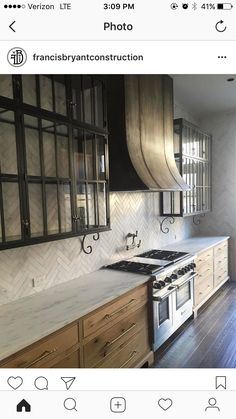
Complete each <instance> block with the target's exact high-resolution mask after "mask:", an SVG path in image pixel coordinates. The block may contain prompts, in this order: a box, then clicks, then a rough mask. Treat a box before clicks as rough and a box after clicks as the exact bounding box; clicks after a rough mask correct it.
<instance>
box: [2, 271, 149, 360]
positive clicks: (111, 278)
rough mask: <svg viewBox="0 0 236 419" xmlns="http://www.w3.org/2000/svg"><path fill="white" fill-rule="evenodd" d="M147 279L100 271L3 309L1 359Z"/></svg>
mask: <svg viewBox="0 0 236 419" xmlns="http://www.w3.org/2000/svg"><path fill="white" fill-rule="evenodd" d="M148 280H149V276H146V275H137V274H133V273H127V272H120V271H113V270H108V269H107V270H105V269H101V270H99V271H96V272H93V273H91V274H87V275H83V276H80V277H79V278H78V279H73V280H72V281H69V282H65V283H63V284H60V285H57V286H55V287H52V288H49V289H48V290H45V291H42V292H39V293H38V294H35V295H33V296H29V297H25V298H22V299H20V300H17V301H14V302H12V303H9V304H5V305H3V306H1V307H0V360H2V359H4V358H6V357H8V356H10V355H12V354H14V353H16V352H18V351H19V350H21V349H23V348H25V347H26V346H29V345H31V344H32V343H34V342H37V341H38V340H39V339H41V338H43V337H45V336H48V335H49V334H50V333H53V332H55V331H57V330H58V329H60V328H62V327H64V326H66V325H68V324H70V323H72V322H73V321H75V320H77V319H79V318H81V317H83V316H85V315H86V314H88V313H90V312H91V311H93V310H95V309H96V308H98V307H100V306H102V305H104V304H106V303H108V302H109V301H112V300H114V299H115V298H117V297H119V296H121V295H122V294H125V293H126V292H128V291H130V290H132V289H133V288H135V287H137V286H139V285H141V284H143V283H145V282H147V281H148Z"/></svg>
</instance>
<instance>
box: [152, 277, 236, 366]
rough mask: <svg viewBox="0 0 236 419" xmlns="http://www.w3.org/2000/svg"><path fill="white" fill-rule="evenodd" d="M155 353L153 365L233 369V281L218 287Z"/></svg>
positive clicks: (235, 323) (235, 291)
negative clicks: (218, 289) (195, 316)
mask: <svg viewBox="0 0 236 419" xmlns="http://www.w3.org/2000/svg"><path fill="white" fill-rule="evenodd" d="M155 355H156V357H155V359H156V361H155V365H154V368H236V283H232V282H231V283H228V284H227V285H225V286H224V287H223V288H221V290H220V291H218V293H217V294H216V295H215V296H214V297H213V298H212V299H211V300H210V302H209V304H207V306H205V307H204V309H203V310H202V311H201V312H200V313H199V315H198V317H197V319H195V320H192V319H191V320H190V321H189V322H188V324H187V326H186V327H184V328H183V329H182V331H181V332H180V333H179V334H178V335H177V336H175V337H174V339H173V340H172V341H171V342H167V344H166V345H165V347H164V348H161V349H160V350H159V351H157V352H156V354H155Z"/></svg>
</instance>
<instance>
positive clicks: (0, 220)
mask: <svg viewBox="0 0 236 419" xmlns="http://www.w3.org/2000/svg"><path fill="white" fill-rule="evenodd" d="M2 241H3V237H2V217H1V213H0V243H2Z"/></svg>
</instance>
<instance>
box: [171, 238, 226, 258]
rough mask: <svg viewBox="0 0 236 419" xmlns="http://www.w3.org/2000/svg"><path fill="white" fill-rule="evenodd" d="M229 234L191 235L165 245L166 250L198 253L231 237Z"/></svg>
mask: <svg viewBox="0 0 236 419" xmlns="http://www.w3.org/2000/svg"><path fill="white" fill-rule="evenodd" d="M229 238H230V237H229V236H218V237H190V238H189V239H186V240H182V241H180V242H175V243H173V244H169V245H168V246H165V249H166V250H177V251H179V252H188V253H191V254H192V255H198V254H199V253H201V252H203V251H204V250H207V249H210V248H211V247H214V246H216V245H217V244H218V243H220V242H222V241H224V240H227V239H229Z"/></svg>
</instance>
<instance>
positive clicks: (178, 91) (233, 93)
mask: <svg viewBox="0 0 236 419" xmlns="http://www.w3.org/2000/svg"><path fill="white" fill-rule="evenodd" d="M171 77H172V78H173V79H174V96H175V100H176V102H177V103H180V104H181V105H183V106H184V107H185V108H186V110H188V111H190V112H194V113H195V115H196V116H201V115H202V114H205V113H213V112H222V111H230V110H234V109H235V110H236V75H232V74H230V75H171ZM228 78H235V80H234V81H232V82H227V79H228Z"/></svg>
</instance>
